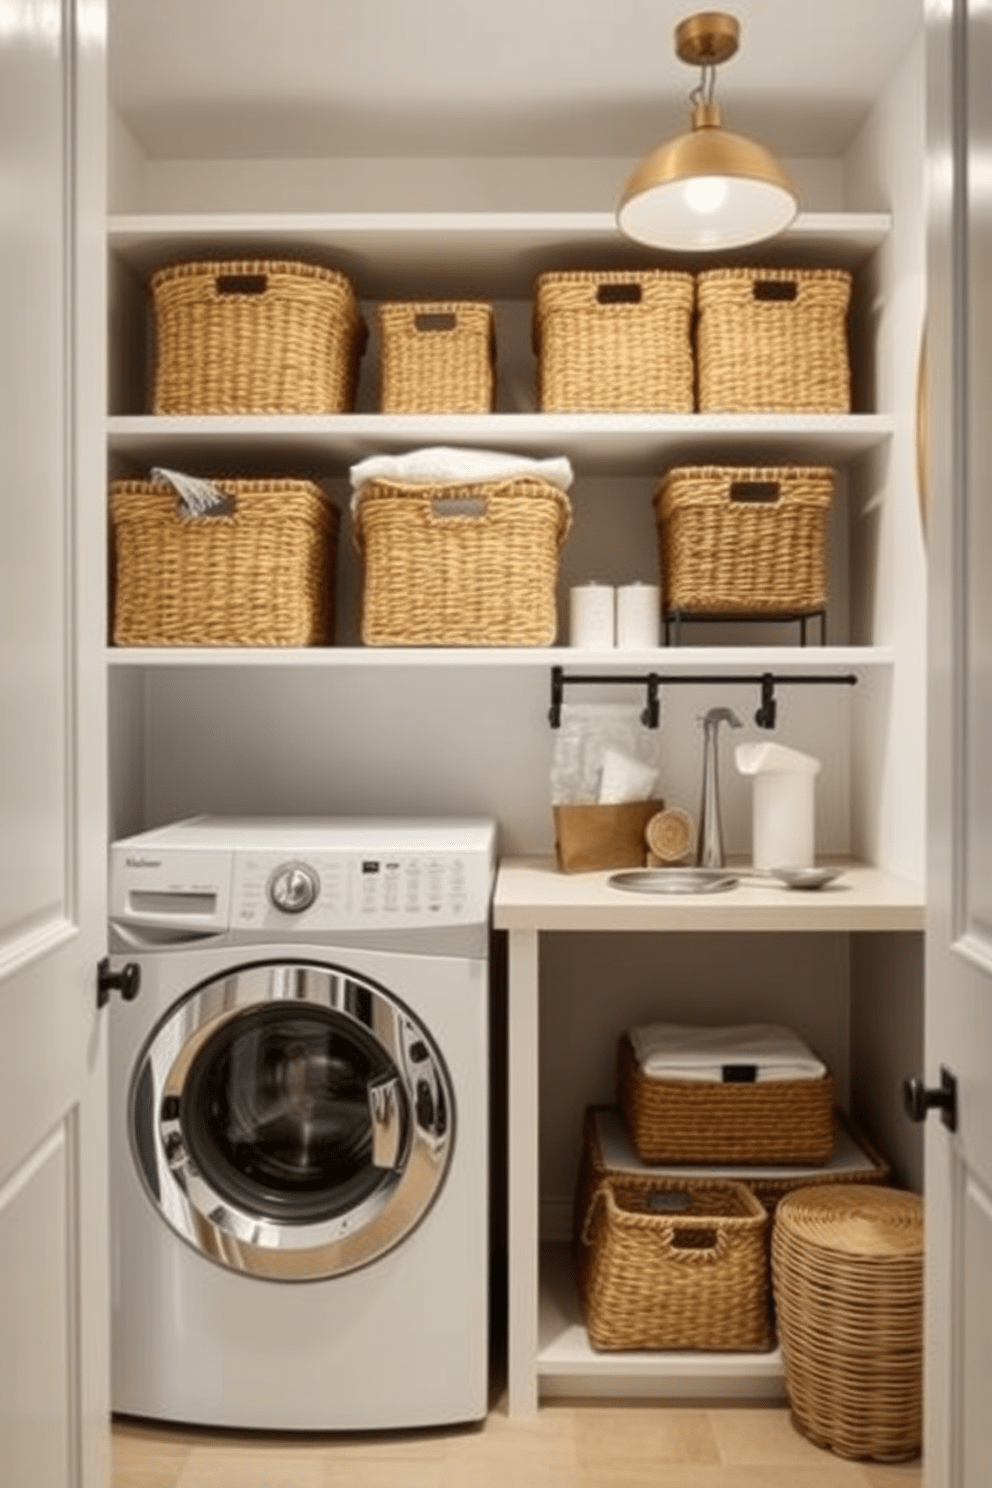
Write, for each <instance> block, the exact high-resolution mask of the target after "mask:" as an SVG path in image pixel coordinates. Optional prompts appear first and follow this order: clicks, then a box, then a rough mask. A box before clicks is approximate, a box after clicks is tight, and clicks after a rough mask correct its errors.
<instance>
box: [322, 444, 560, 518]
mask: <svg viewBox="0 0 992 1488" xmlns="http://www.w3.org/2000/svg"><path fill="white" fill-rule="evenodd" d="M520 475H533V476H537V477H538V478H539V479H541V480H546V481H550V482H551V484H552V485H555V486H558V487H559V488H560V490H562V491H567V490H568V489H569V487H570V486H571V484H572V479H573V475H572V466H571V463H570V461H569V460H567V459H566V458H565V456H564V455H562V456H558V457H554V458H551V459H546V460H533V459H530V458H529V457H528V456H526V455H507V454H502V453H500V452H499V451H497V450H478V449H449V448H448V447H447V446H446V445H434V446H432V447H431V448H429V449H419V450H411V451H410V453H409V454H407V455H370V456H369V458H368V459H367V460H360V461H359V463H358V464H357V465H352V467H351V471H350V476H351V488H352V491H353V492H354V495H353V496H352V499H351V509H352V511H354V510H355V505H356V502H357V500H358V497H359V496H360V495H361V493H362V488H363V487H364V486H366V485H368V483H369V481H373V480H388V481H398V482H400V483H401V484H404V485H406V484H411V485H430V486H461V485H466V484H471V483H472V482H475V481H493V480H513V479H514V478H515V477H517V476H520Z"/></svg>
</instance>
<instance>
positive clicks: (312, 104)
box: [109, 0, 923, 159]
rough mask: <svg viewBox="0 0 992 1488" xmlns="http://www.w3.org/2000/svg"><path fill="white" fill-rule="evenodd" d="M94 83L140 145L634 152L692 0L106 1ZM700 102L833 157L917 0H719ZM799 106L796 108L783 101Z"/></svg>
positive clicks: (659, 96)
mask: <svg viewBox="0 0 992 1488" xmlns="http://www.w3.org/2000/svg"><path fill="white" fill-rule="evenodd" d="M109 3H110V62H109V66H110V94H111V99H112V100H113V102H114V103H115V104H116V106H117V108H118V109H119V110H120V112H121V113H122V114H123V116H124V117H125V119H126V120H127V121H128V123H129V125H130V127H131V129H132V131H133V133H134V135H135V136H136V138H137V140H138V142H139V144H140V145H141V146H142V148H143V150H144V151H145V152H146V154H148V155H149V156H151V157H153V158H187V157H190V158H193V157H203V156H212V157H215V158H217V157H219V158H253V157H254V158H276V159H277V158H281V157H288V156H302V157H306V156H327V155H330V156H341V157H349V156H417V155H438V156H466V155H479V156H486V155H493V156H518V155H524V156H544V155H575V156H586V157H599V156H602V157H614V158H619V157H624V156H627V157H631V158H633V157H635V156H638V155H641V154H643V153H644V152H645V151H646V150H647V149H648V148H650V147H651V146H652V145H654V144H656V143H657V142H658V140H659V139H660V138H662V137H664V136H665V135H668V134H670V133H673V132H678V131H680V130H681V129H682V128H683V127H685V124H686V121H687V118H688V94H689V91H690V90H691V88H692V87H693V86H694V85H695V83H696V81H697V73H696V72H695V71H694V70H693V69H691V68H688V67H686V66H685V64H683V63H681V62H679V61H678V59H677V58H676V56H675V54H674V49H673V44H672V35H673V31H674V28H675V25H676V23H677V22H678V21H679V20H681V19H682V18H683V16H685V15H687V14H689V13H690V12H691V11H692V10H693V8H694V7H693V5H692V3H691V0H688V3H687V0H109ZM726 8H727V9H729V10H730V11H732V13H733V14H735V15H736V16H737V17H738V19H739V21H740V22H741V26H742V45H741V50H740V52H739V53H738V55H737V56H736V57H735V58H734V59H733V60H732V61H730V62H728V63H727V64H726V65H725V66H724V67H722V68H721V69H720V72H719V75H718V84H717V97H718V101H720V102H721V103H722V105H723V109H724V117H725V123H726V124H727V125H728V127H730V128H731V129H737V130H740V131H741V132H743V133H750V134H754V135H755V136H756V137H758V138H759V139H761V140H763V142H764V143H765V144H767V145H768V146H769V147H771V148H772V149H774V150H776V151H778V152H779V153H780V154H784V155H786V156H791V157H793V158H795V157H799V156H827V157H829V156H836V155H838V154H842V153H843V152H844V150H845V149H846V147H847V145H848V144H849V143H850V141H851V139H852V137H853V135H854V134H855V133H856V131H857V129H858V127H859V125H860V123H861V121H862V119H863V118H864V116H865V113H866V112H867V110H868V108H869V107H870V103H871V100H872V98H873V97H875V96H876V95H877V94H878V92H879V90H880V88H881V86H882V85H883V84H884V83H885V81H886V80H887V78H888V77H889V75H890V74H891V72H892V71H893V69H894V68H895V67H896V66H897V65H898V63H899V62H900V61H901V60H902V57H903V56H904V54H905V52H906V50H907V49H908V47H909V46H910V44H911V43H912V40H913V38H914V36H915V35H916V33H917V31H918V29H919V27H920V25H921V24H922V10H923V0H733V3H731V4H729V5H727V7H726ZM797 104H798V107H797Z"/></svg>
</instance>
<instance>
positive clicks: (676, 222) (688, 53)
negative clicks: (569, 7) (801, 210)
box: [617, 10, 798, 252]
mask: <svg viewBox="0 0 992 1488" xmlns="http://www.w3.org/2000/svg"><path fill="white" fill-rule="evenodd" d="M739 43H740V27H739V25H738V23H737V20H736V19H735V17H734V16H731V15H727V14H726V13H725V12H723V11H714V10H707V11H700V12H699V13H697V14H695V15H691V16H687V17H686V18H685V20H683V21H680V23H679V25H678V26H677V27H676V29H675V51H676V54H677V56H678V57H679V58H680V60H681V61H683V62H686V63H688V64H689V65H690V66H694V67H699V68H701V69H702V73H701V78H700V82H699V85H698V86H697V87H696V88H695V89H694V90H693V92H692V94H691V97H690V101H691V103H692V127H691V130H690V132H689V133H688V134H683V135H680V136H679V137H678V138H677V139H675V140H669V141H668V142H667V143H665V144H662V145H659V146H658V148H657V149H656V150H654V151H653V152H652V153H651V154H650V155H649V156H648V157H647V159H646V160H644V161H643V162H642V163H641V164H640V165H639V166H638V167H637V169H636V170H635V171H634V173H633V175H632V176H631V178H630V180H629V181H628V182H627V185H626V187H625V188H624V192H623V196H622V197H621V200H620V205H619V207H618V208H617V225H618V226H619V228H620V231H621V232H622V233H624V234H625V236H627V237H629V238H633V239H634V240H635V242H639V243H645V244H647V245H649V246H650V247H654V248H668V249H672V250H674V251H685V252H706V251H714V250H719V249H721V248H731V247H739V246H741V245H743V244H746V243H756V242H760V241H761V240H762V239H764V238H770V237H773V236H774V235H775V234H776V233H778V232H781V230H782V229H783V228H784V227H787V226H788V224H789V223H790V222H791V221H792V219H793V218H794V217H795V215H796V212H797V210H798V204H797V201H796V194H795V191H794V189H793V187H792V184H791V182H790V181H789V178H788V176H787V175H786V173H785V171H784V170H783V169H782V167H781V166H780V165H779V163H778V161H777V160H776V159H775V157H774V156H773V155H771V154H770V153H769V152H768V151H767V150H766V149H765V148H764V147H763V146H762V145H759V144H758V143H757V142H756V141H754V140H750V139H746V138H745V137H744V136H743V135H738V134H731V133H730V132H729V131H728V130H725V129H724V128H723V124H722V119H721V116H720V110H719V108H718V107H717V105H716V103H715V102H714V89H715V81H716V68H717V67H718V66H719V65H720V64H721V63H722V62H726V61H727V60H728V59H729V58H730V57H732V56H733V55H734V54H735V52H736V51H737V49H738V46H739Z"/></svg>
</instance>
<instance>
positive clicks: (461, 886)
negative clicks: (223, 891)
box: [231, 852, 489, 931]
mask: <svg viewBox="0 0 992 1488" xmlns="http://www.w3.org/2000/svg"><path fill="white" fill-rule="evenodd" d="M485 867H486V865H484V864H478V863H474V862H473V861H472V859H471V858H470V857H466V856H464V855H462V854H460V853H429V852H428V853H417V852H399V853H371V854H362V853H355V854H352V853H348V854H343V855H342V854H339V853H327V854H324V853H318V852H315V853H313V854H312V855H311V856H308V857H307V859H306V860H303V859H291V860H284V861H273V859H272V857H271V855H270V854H268V853H252V852H246V853H241V854H239V855H238V856H237V858H236V859H235V863H234V880H233V883H232V886H231V926H232V929H240V930H262V929H269V928H272V927H273V926H276V925H278V924H279V923H281V922H282V921H283V920H284V918H285V917H286V916H290V917H295V918H296V921H297V923H298V924H299V925H300V926H302V924H303V922H304V921H305V923H306V926H307V928H308V929H310V930H315V931H318V930H319V931H326V930H341V929H345V928H349V927H352V928H356V929H357V928H361V927H362V926H371V927H375V928H378V929H381V928H385V927H389V926H397V927H398V926H405V927H409V926H426V925H462V924H466V923H471V922H472V921H473V920H479V919H485V917H486V914H487V913H488V900H489V884H488V875H487V873H486V871H485ZM480 869H482V870H483V871H482V873H481V874H480V871H479V870H480Z"/></svg>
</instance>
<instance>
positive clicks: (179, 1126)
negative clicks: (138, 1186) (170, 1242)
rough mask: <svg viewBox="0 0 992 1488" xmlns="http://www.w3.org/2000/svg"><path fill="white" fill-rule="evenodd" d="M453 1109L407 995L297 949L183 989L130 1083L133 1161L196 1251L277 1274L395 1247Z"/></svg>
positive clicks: (420, 1200) (326, 1269)
mask: <svg viewBox="0 0 992 1488" xmlns="http://www.w3.org/2000/svg"><path fill="white" fill-rule="evenodd" d="M453 1120H454V1103H453V1099H452V1091H451V1083H450V1080H449V1077H448V1073H447V1070H446V1069H445V1066H444V1062H443V1060H442V1058H441V1056H440V1054H439V1053H438V1051H437V1049H436V1048H435V1046H434V1043H433V1041H432V1039H431V1037H430V1034H429V1033H428V1032H427V1030H426V1029H425V1028H424V1027H423V1026H422V1025H421V1024H420V1023H419V1022H418V1020H417V1019H416V1018H415V1017H414V1016H413V1014H412V1013H411V1012H410V1011H409V1009H408V1008H406V1007H405V1006H404V1005H403V1004H402V1003H401V1002H400V1001H399V1000H398V999H397V998H396V997H394V996H392V995H391V994H390V993H388V992H386V991H385V990H384V989H383V988H382V987H379V986H377V985H376V984H375V983H374V982H371V981H368V980H366V979H364V978H363V977H361V976H357V975H355V974H354V973H351V972H346V971H342V970H339V969H336V968H333V967H328V966H323V965H314V964H311V963H308V962H286V961H280V962H278V963H264V964H260V965H253V966H246V967H242V968H238V969H236V970H231V971H228V972H226V973H225V974H224V975H223V976H220V977H216V978H214V979H212V980H211V981H208V982H205V983H203V985H202V986H200V987H197V988H196V989H195V990H194V991H192V992H190V993H189V994H188V995H187V996H186V997H185V998H183V1000H182V1001H181V1002H178V1003H177V1004H176V1005H175V1006H174V1007H173V1008H172V1010H171V1011H170V1012H169V1014H168V1015H167V1016H166V1017H165V1018H164V1019H163V1021H162V1022H161V1023H160V1024H159V1026H158V1028H157V1029H156V1030H155V1032H154V1033H153V1034H152V1036H151V1038H150V1040H149V1041H148V1044H147V1045H146V1047H145V1049H144V1051H143V1053H142V1056H141V1059H140V1061H139V1063H138V1066H137V1069H136V1071H135V1076H134V1081H133V1085H132V1091H131V1133H132V1139H133V1145H134V1151H135V1156H136V1159H137V1164H138V1168H139V1171H140V1173H141V1176H142V1178H143V1179H144V1182H145V1185H146V1187H147V1189H148V1191H149V1193H150V1195H151V1197H152V1199H153V1200H154V1202H155V1204H156V1205H157V1206H158V1208H159V1210H160V1211H161V1213H162V1215H163V1217H164V1218H165V1220H167V1222H168V1223H169V1224H170V1225H171V1226H172V1228H173V1229H174V1230H176V1232H177V1233H178V1234H179V1235H181V1236H182V1238H183V1239H184V1240H186V1241H188V1243H189V1244H190V1245H192V1246H194V1247H195V1248H196V1249H197V1250H198V1251H200V1252H201V1253H202V1254H203V1255H205V1256H208V1257H209V1258H210V1259H211V1260H214V1261H217V1262H219V1264H221V1265H223V1266H227V1267H229V1268H230V1269H231V1270H234V1271H241V1272H246V1273H248V1274H251V1275H253V1276H259V1277H268V1278H271V1279H273V1280H279V1281H314V1280H318V1279H320V1278H322V1277H328V1276H337V1275H340V1274H341V1273H343V1272H345V1271H352V1270H354V1269H355V1268H356V1267H358V1266H364V1265H366V1264H368V1262H370V1261H374V1260H376V1259H377V1258H378V1257H379V1256H381V1255H384V1254H385V1253H386V1251H388V1250H391V1249H392V1248H393V1246H395V1245H398V1244H399V1243H400V1242H401V1241H402V1240H403V1238H404V1237H405V1236H406V1235H408V1234H409V1233H410V1231H411V1230H412V1229H413V1228H414V1226H415V1225H416V1224H418V1223H419V1221H420V1220H421V1219H422V1218H423V1216H424V1214H425V1213H426V1212H427V1210H428V1209H429V1208H430V1206H431V1204H432V1202H433V1201H434V1199H435V1197H436V1195H437V1193H438V1191H439V1189H440V1187H441V1184H442V1182H443V1181H444V1175H445V1172H446V1170H447V1167H448V1164H449V1162H450V1160H451V1153H452V1150H453V1139H454V1132H453Z"/></svg>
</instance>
